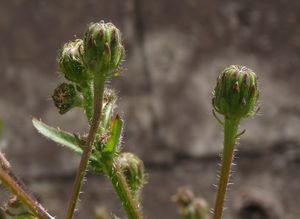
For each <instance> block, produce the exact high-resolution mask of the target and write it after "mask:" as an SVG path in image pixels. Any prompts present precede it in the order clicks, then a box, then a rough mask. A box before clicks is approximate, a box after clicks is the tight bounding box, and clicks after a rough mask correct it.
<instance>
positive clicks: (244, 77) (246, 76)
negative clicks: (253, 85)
mask: <svg viewBox="0 0 300 219" xmlns="http://www.w3.org/2000/svg"><path fill="white" fill-rule="evenodd" d="M243 84H245V85H249V77H248V75H247V74H244V76H243Z"/></svg>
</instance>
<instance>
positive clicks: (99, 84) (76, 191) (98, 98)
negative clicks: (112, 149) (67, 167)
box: [66, 78, 105, 219]
mask: <svg viewBox="0 0 300 219" xmlns="http://www.w3.org/2000/svg"><path fill="white" fill-rule="evenodd" d="M104 83H105V80H104V78H101V79H99V78H97V80H96V79H95V80H94V110H93V120H92V124H91V128H90V130H89V134H88V137H87V140H86V144H85V147H84V150H83V154H82V155H81V160H80V164H79V168H78V171H77V174H76V178H75V182H74V186H73V192H72V196H71V199H70V202H69V207H68V211H67V216H66V219H72V218H73V216H74V211H75V208H76V205H77V202H78V199H79V195H80V191H81V187H82V184H83V179H84V177H85V175H86V171H87V167H88V162H89V158H90V155H91V153H92V149H93V143H94V141H95V137H96V134H97V131H98V128H99V125H100V120H101V113H102V100H103V91H104Z"/></svg>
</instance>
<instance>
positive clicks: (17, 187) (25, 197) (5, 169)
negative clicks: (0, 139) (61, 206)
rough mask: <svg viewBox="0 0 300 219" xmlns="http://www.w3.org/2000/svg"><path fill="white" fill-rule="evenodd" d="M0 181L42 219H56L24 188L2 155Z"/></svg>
mask: <svg viewBox="0 0 300 219" xmlns="http://www.w3.org/2000/svg"><path fill="white" fill-rule="evenodd" d="M0 181H1V182H2V183H3V184H4V185H5V186H6V187H7V188H8V189H9V190H10V191H11V192H12V193H14V194H15V195H16V196H17V197H18V199H19V200H20V201H21V202H23V203H24V204H25V205H26V206H27V207H28V208H29V209H30V210H31V211H32V213H33V214H34V215H35V216H37V217H38V218H40V219H54V217H52V216H51V215H50V214H49V213H48V212H47V211H46V209H45V208H44V207H43V206H42V205H41V204H40V203H39V202H38V201H37V200H36V199H35V198H34V197H33V196H32V195H31V194H29V193H28V192H27V191H26V189H25V188H24V184H23V183H22V182H21V180H20V179H19V178H18V177H17V176H16V175H15V174H14V173H13V172H12V170H11V167H10V165H9V163H8V162H7V160H6V159H5V157H4V156H3V155H2V154H1V153H0Z"/></svg>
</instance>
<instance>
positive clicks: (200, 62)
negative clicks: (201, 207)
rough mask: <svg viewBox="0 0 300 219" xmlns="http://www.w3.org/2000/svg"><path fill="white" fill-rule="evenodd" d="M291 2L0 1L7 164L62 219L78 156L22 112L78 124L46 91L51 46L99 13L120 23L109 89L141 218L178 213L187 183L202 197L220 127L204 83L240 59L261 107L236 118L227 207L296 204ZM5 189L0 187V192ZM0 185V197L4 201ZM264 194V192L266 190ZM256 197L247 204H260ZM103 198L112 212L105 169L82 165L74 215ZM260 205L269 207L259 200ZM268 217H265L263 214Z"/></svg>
mask: <svg viewBox="0 0 300 219" xmlns="http://www.w3.org/2000/svg"><path fill="white" fill-rule="evenodd" d="M299 11H300V3H299V2H298V1H289V2H288V3H287V2H286V1H280V0H276V1H271V0H266V1H246V0H245V1H238V0H227V1H218V0H212V1H205V0H201V1H196V0H187V1H179V0H174V1H167V0H164V1H145V0H129V1H121V0H111V1H105V0H100V1H96V0H86V1H71V0H53V1H41V0H40V1H39V0H32V1H25V0H11V1H5V0H2V1H0V33H1V34H0V42H1V49H0V66H1V67H0V75H1V79H0V88H1V91H0V117H1V118H2V119H3V120H4V122H5V133H4V136H3V138H2V141H1V150H2V151H4V152H5V153H6V155H7V157H8V159H9V160H10V162H11V163H12V165H13V166H14V169H15V170H16V172H17V173H18V174H19V175H20V176H21V177H22V178H23V179H24V180H25V181H26V183H27V184H28V185H29V187H30V189H31V190H33V191H34V193H36V194H37V196H38V197H39V198H40V199H41V201H42V202H43V203H44V204H45V205H46V206H47V207H48V208H49V209H50V211H51V212H54V213H55V214H56V215H57V216H58V218H62V217H63V215H64V212H65V208H66V206H67V200H68V198H69V195H70V191H71V186H72V182H73V179H74V176H75V170H76V168H77V165H78V161H79V160H78V157H77V156H76V155H73V154H72V153H71V152H69V151H68V150H66V149H62V148H61V147H60V146H57V145H55V144H54V143H52V142H50V141H48V140H46V139H44V138H43V137H42V136H40V135H39V134H38V133H37V132H36V131H35V130H34V128H33V126H32V124H31V119H30V116H32V115H33V116H36V117H41V118H42V119H43V121H45V122H46V123H48V124H50V125H53V126H59V127H61V128H63V129H66V130H69V131H75V132H84V131H85V130H86V128H87V127H86V125H85V119H84V117H83V115H82V114H81V113H80V112H79V111H76V110H74V111H72V112H70V113H68V114H66V115H65V116H63V117H62V116H59V114H58V112H57V110H56V109H55V107H54V106H53V104H52V102H51V100H50V99H49V96H50V94H52V91H53V89H54V88H55V86H56V84H57V83H58V82H59V81H60V80H62V79H60V78H59V77H58V74H57V63H56V54H57V50H58V49H59V48H60V47H61V46H62V45H63V44H64V43H65V42H66V41H68V40H72V39H75V38H76V36H77V37H82V35H83V32H84V31H85V29H86V27H87V24H88V23H89V22H92V21H98V20H101V19H104V20H106V21H112V22H113V23H114V24H115V25H117V26H118V27H119V28H120V29H121V30H122V32H123V33H124V40H125V44H126V49H127V59H126V62H125V63H124V66H125V68H126V71H125V72H124V73H123V76H122V77H120V78H117V79H115V80H114V81H113V82H112V87H114V88H115V89H116V90H118V91H119V94H120V95H119V96H120V100H119V112H121V114H122V115H123V116H124V118H125V121H126V133H125V138H124V139H125V147H126V149H125V150H127V151H132V152H135V153H137V154H138V155H139V156H140V157H141V158H142V159H143V160H144V161H145V163H146V168H147V170H148V173H149V175H150V178H149V183H148V184H147V185H146V186H145V189H144V197H145V201H144V206H145V207H144V208H145V214H146V215H147V216H148V218H179V217H178V215H177V209H176V206H175V205H174V204H173V203H171V202H170V197H171V195H172V194H174V193H175V192H176V188H177V187H178V186H180V185H185V184H188V185H190V186H191V187H192V188H193V189H194V190H195V192H196V193H197V194H198V195H201V196H203V197H204V198H206V199H207V200H208V202H209V203H210V205H211V206H212V204H213V201H214V197H215V192H216V191H215V188H214V187H213V186H212V185H213V184H215V183H216V182H217V179H216V172H217V169H218V168H217V163H218V162H219V158H218V154H219V153H220V152H221V148H222V134H221V128H220V127H219V126H218V125H217V123H216V122H215V120H214V118H213V116H212V115H211V105H210V93H211V91H212V89H213V87H214V84H215V80H216V77H217V75H218V74H219V72H220V71H221V70H222V69H223V68H224V67H226V66H228V65H230V64H241V65H246V66H248V67H250V68H252V69H253V70H255V71H256V72H257V73H258V75H259V79H260V87H261V113H260V116H258V117H256V118H254V119H250V120H247V121H244V122H243V124H242V127H243V128H246V129H247V132H246V134H245V135H244V136H243V138H242V140H241V141H240V145H239V152H238V157H237V159H236V163H237V166H236V167H235V168H234V170H235V171H234V174H233V175H234V185H233V186H232V187H231V190H230V193H229V198H228V199H229V201H228V202H227V206H228V210H227V211H226V215H225V216H226V218H239V219H244V218H254V217H251V216H247V217H246V216H245V217H243V218H241V217H239V216H238V211H239V210H240V209H241V208H243V205H242V204H241V203H243V201H242V200H243V198H244V197H247V198H249V199H251V200H252V199H253V202H254V201H255V200H256V194H259V195H258V196H262V202H263V203H260V204H261V206H264V205H266V206H270V209H271V210H270V211H272V212H277V213H275V214H278V215H279V216H281V217H280V218H285V219H297V218H298V216H297V215H299V214H300V209H299V203H300V198H299V197H300V183H299V182H300V172H299V167H300V135H299V130H300V99H299V95H300V88H299V85H298V84H299V82H300V73H299V71H300V38H299V34H300V14H299ZM4 193H5V192H4ZM4 193H3V192H2V190H1V195H0V200H3V196H2V194H4ZM270 200H271V201H270ZM260 204H258V205H260ZM99 205H105V206H106V207H107V208H108V209H109V210H113V211H114V212H116V213H117V214H118V215H120V216H122V209H121V206H120V204H119V202H118V200H117V198H116V197H115V196H114V192H113V190H112V188H111V186H110V184H109V182H107V180H106V179H105V178H104V177H101V176H94V175H92V174H91V175H90V176H89V181H88V183H86V185H85V187H84V194H83V195H82V201H81V203H80V211H79V213H78V218H92V215H93V211H94V208H95V207H96V206H99ZM268 209H269V208H268ZM274 218H276V217H274Z"/></svg>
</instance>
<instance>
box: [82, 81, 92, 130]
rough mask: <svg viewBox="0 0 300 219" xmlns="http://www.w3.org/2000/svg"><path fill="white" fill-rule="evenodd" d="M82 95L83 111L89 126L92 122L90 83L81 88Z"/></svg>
mask: <svg viewBox="0 0 300 219" xmlns="http://www.w3.org/2000/svg"><path fill="white" fill-rule="evenodd" d="M82 95H83V98H84V106H83V107H84V110H85V113H86V116H87V118H88V122H89V124H91V122H92V120H93V106H94V99H93V96H94V94H93V86H92V84H90V83H87V84H86V85H84V86H83V87H82Z"/></svg>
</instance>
